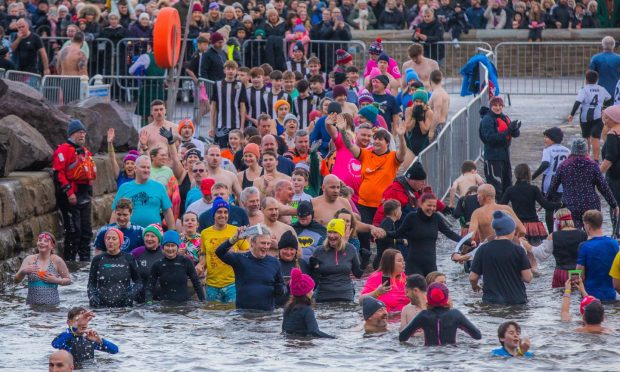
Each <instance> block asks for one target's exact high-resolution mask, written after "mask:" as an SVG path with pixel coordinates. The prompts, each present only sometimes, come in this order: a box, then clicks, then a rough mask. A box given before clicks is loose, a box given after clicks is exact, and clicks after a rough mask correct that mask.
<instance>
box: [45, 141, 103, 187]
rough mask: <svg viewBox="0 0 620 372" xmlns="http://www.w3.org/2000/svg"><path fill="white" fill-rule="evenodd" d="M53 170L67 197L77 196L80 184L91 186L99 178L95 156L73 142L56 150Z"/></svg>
mask: <svg viewBox="0 0 620 372" xmlns="http://www.w3.org/2000/svg"><path fill="white" fill-rule="evenodd" d="M78 152H79V153H78ZM52 168H53V169H54V174H55V176H56V177H55V181H56V182H58V184H59V185H60V189H61V190H62V191H63V192H64V193H65V194H67V196H71V195H73V194H75V192H76V191H77V185H78V184H83V185H90V184H92V181H94V180H95V179H96V178H97V166H96V164H95V161H94V160H93V154H92V153H91V152H90V151H88V149H87V148H86V147H84V146H81V147H79V146H76V145H74V144H72V143H71V142H65V143H63V144H62V145H60V146H58V148H56V151H54V156H53V158H52Z"/></svg>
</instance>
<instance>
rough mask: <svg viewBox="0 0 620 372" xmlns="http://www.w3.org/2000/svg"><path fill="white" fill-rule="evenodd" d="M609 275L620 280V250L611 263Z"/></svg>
mask: <svg viewBox="0 0 620 372" xmlns="http://www.w3.org/2000/svg"><path fill="white" fill-rule="evenodd" d="M609 276H611V277H612V278H614V279H617V280H620V252H618V254H617V255H616V258H614V262H613V263H612V264H611V269H610V270H609Z"/></svg>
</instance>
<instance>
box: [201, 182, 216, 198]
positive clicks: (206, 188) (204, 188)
mask: <svg viewBox="0 0 620 372" xmlns="http://www.w3.org/2000/svg"><path fill="white" fill-rule="evenodd" d="M213 185H215V180H214V179H213V178H203V179H202V181H200V191H201V192H202V194H203V195H211V188H212V187H213Z"/></svg>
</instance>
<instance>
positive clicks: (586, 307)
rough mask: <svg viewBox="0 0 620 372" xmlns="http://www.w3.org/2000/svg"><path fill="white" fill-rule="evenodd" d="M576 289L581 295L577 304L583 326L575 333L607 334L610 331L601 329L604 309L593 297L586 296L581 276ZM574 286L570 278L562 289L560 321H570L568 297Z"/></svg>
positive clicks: (605, 328) (610, 331)
mask: <svg viewBox="0 0 620 372" xmlns="http://www.w3.org/2000/svg"><path fill="white" fill-rule="evenodd" d="M578 278H579V279H578V280H577V288H578V289H579V292H580V293H581V296H582V298H581V302H580V304H579V312H580V313H581V317H582V320H583V325H582V326H581V327H579V328H577V329H576V330H575V331H576V332H578V333H594V334H602V333H603V334H609V333H612V330H611V329H609V328H607V327H603V325H602V323H603V321H604V320H605V309H604V308H603V305H602V304H601V301H600V300H599V299H597V298H596V297H594V296H590V295H588V292H586V288H585V286H584V284H583V280H582V279H581V276H579V277H578ZM574 286H575V284H574V283H573V281H572V279H571V278H568V279H567V280H566V284H565V287H564V296H563V297H562V309H561V310H560V319H561V320H562V321H564V322H570V321H571V320H572V318H571V315H570V296H571V293H572V289H573V287H574Z"/></svg>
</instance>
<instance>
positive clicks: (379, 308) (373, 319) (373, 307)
mask: <svg viewBox="0 0 620 372" xmlns="http://www.w3.org/2000/svg"><path fill="white" fill-rule="evenodd" d="M362 313H363V315H364V331H366V333H367V334H368V333H383V332H387V320H388V313H387V309H386V307H385V304H384V303H383V302H382V301H379V300H377V299H376V298H374V297H372V296H367V297H364V298H363V299H362Z"/></svg>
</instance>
